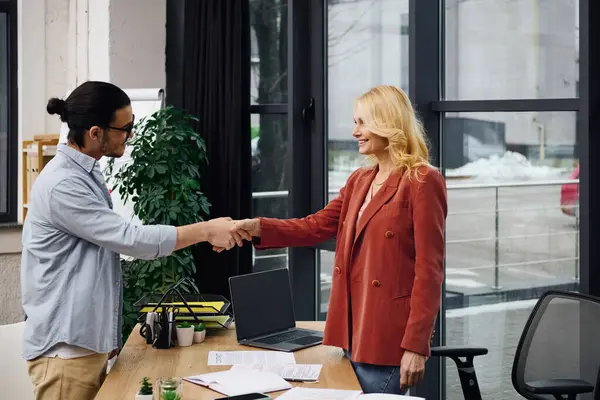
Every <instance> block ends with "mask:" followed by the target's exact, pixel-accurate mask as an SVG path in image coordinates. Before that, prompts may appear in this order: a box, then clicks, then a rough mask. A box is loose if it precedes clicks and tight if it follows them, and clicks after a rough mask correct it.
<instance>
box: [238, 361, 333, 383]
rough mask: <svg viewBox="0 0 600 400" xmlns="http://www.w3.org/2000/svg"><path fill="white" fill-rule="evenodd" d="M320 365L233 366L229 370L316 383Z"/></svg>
mask: <svg viewBox="0 0 600 400" xmlns="http://www.w3.org/2000/svg"><path fill="white" fill-rule="evenodd" d="M322 367H323V366H322V365H321V364H269V365H260V364H259V365H234V366H233V367H231V369H232V370H233V369H235V370H238V371H241V370H256V371H268V372H272V373H274V374H276V375H279V376H280V377H282V378H283V379H285V380H286V381H293V382H316V381H317V380H318V379H319V374H320V373H321V368H322Z"/></svg>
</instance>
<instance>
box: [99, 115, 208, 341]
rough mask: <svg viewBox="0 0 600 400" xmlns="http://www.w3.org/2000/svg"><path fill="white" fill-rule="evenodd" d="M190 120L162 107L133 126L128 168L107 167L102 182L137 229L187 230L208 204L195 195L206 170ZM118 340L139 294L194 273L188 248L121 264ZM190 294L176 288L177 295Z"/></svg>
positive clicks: (199, 139) (130, 320)
mask: <svg viewBox="0 0 600 400" xmlns="http://www.w3.org/2000/svg"><path fill="white" fill-rule="evenodd" d="M193 121H196V119H195V118H194V117H192V116H190V115H189V114H187V113H185V112H184V111H182V110H180V109H178V108H175V107H167V108H164V109H161V110H158V111H156V112H154V113H153V114H152V115H150V116H149V117H148V118H145V119H143V120H141V121H140V122H139V123H137V124H136V127H135V130H134V132H135V136H134V138H133V139H132V140H131V143H130V144H129V145H130V146H131V159H132V160H131V162H130V163H127V164H125V165H122V166H120V167H118V168H117V167H115V163H114V159H111V160H110V161H109V162H108V163H107V170H106V172H107V174H108V176H109V177H110V178H109V179H108V180H109V181H110V182H112V184H113V190H117V191H118V193H119V195H120V197H121V199H122V200H123V202H124V203H127V202H133V211H134V213H135V215H136V216H137V217H138V218H139V219H140V221H141V222H142V223H143V224H167V225H177V226H179V225H187V224H191V223H195V222H199V221H202V220H204V219H205V218H206V217H207V216H208V214H209V208H210V203H209V202H208V199H207V198H206V197H205V196H204V194H203V193H202V191H201V190H200V177H201V173H202V169H203V167H205V166H206V164H207V157H206V145H205V142H204V139H203V138H202V137H201V136H200V135H199V134H198V133H197V132H196V131H195V130H194V128H193V126H192V124H193ZM122 266H123V274H124V279H123V285H124V286H123V290H124V293H123V302H124V310H123V311H124V326H123V339H124V340H126V338H127V337H128V336H129V333H130V332H131V330H132V329H133V327H134V326H135V324H136V323H137V317H138V315H139V314H138V310H135V309H134V307H133V304H134V303H135V302H136V301H137V300H139V299H140V298H141V297H142V296H143V295H144V294H148V293H163V292H164V291H166V290H167V288H168V287H169V286H170V285H172V284H173V283H175V282H177V281H178V280H179V279H180V278H182V277H184V276H191V275H193V274H194V273H195V272H196V267H195V264H194V258H193V255H192V251H191V249H190V248H186V249H182V250H179V251H177V252H175V253H173V254H172V255H171V256H169V257H163V258H160V259H156V260H149V261H147V260H138V259H135V260H131V261H123V262H122ZM192 289H195V288H193V287H190V285H187V284H185V285H182V290H184V291H185V290H187V291H189V290H192Z"/></svg>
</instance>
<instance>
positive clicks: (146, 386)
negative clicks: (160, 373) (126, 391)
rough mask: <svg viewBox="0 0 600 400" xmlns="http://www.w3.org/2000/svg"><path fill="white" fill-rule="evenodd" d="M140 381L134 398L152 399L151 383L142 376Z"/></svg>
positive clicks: (136, 399) (138, 399)
mask: <svg viewBox="0 0 600 400" xmlns="http://www.w3.org/2000/svg"><path fill="white" fill-rule="evenodd" d="M140 383H141V384H142V386H141V387H140V390H139V391H138V392H137V394H136V395H135V400H152V399H153V398H154V393H153V391H152V384H151V383H150V382H149V381H148V378H147V377H144V379H143V380H142V381H141V382H140Z"/></svg>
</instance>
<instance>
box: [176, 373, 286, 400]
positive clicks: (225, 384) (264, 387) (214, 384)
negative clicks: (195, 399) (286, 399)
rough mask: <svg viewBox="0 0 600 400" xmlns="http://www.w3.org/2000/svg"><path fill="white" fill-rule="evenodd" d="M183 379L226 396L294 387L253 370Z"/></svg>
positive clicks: (277, 378) (274, 375)
mask: <svg viewBox="0 0 600 400" xmlns="http://www.w3.org/2000/svg"><path fill="white" fill-rule="evenodd" d="M183 379H184V380H186V381H188V382H191V383H195V384H196V385H200V386H205V387H207V388H209V389H212V390H214V391H215V392H219V393H222V394H224V395H226V396H237V395H240V394H247V393H256V392H259V393H269V392H276V391H279V390H287V389H290V388H291V387H292V385H291V384H290V383H289V382H286V381H285V380H284V379H283V378H281V377H280V376H278V375H276V374H274V373H271V372H263V371H255V370H252V369H245V370H237V371H236V370H228V371H220V372H213V373H209V374H202V375H194V376H188V377H185V378H183Z"/></svg>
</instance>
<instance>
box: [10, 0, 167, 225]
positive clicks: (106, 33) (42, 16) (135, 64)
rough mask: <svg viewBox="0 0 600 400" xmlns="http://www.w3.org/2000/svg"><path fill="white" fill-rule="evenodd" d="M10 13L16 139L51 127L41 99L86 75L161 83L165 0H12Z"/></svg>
mask: <svg viewBox="0 0 600 400" xmlns="http://www.w3.org/2000/svg"><path fill="white" fill-rule="evenodd" d="M18 19H19V21H18V32H19V37H18V52H19V59H18V64H19V71H18V81H19V82H18V86H19V143H20V144H21V143H22V141H23V140H30V139H32V138H33V135H35V134H39V133H58V132H59V128H60V121H59V119H58V118H57V116H51V115H48V113H47V112H46V104H47V101H48V99H49V98H50V97H54V96H58V97H63V96H64V95H65V93H67V92H68V91H70V90H73V89H74V88H75V87H77V86H78V85H80V84H81V83H83V82H85V81H86V80H103V81H109V82H112V83H114V84H116V85H119V86H121V87H123V88H146V87H149V88H156V87H162V88H164V87H165V82H166V76H165V46H166V29H165V22H166V2H165V0H19V2H18ZM19 151H21V149H19ZM21 168H22V166H21V157H19V177H18V182H19V221H22V215H21V204H22V200H23V199H22V195H21V193H22V188H21V184H22V178H21V173H20V171H21Z"/></svg>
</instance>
